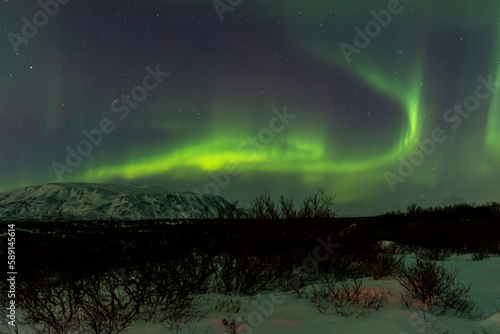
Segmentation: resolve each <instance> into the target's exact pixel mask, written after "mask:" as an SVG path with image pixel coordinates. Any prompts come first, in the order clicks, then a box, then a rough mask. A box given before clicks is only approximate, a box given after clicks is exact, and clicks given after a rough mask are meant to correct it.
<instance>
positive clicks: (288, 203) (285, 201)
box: [280, 195, 297, 219]
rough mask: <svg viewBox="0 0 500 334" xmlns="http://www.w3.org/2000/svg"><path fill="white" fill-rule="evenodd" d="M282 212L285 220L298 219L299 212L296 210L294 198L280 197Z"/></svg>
mask: <svg viewBox="0 0 500 334" xmlns="http://www.w3.org/2000/svg"><path fill="white" fill-rule="evenodd" d="M280 211H281V212H280V213H281V218H283V219H295V218H297V210H295V206H294V204H293V199H292V198H285V197H284V196H283V195H282V196H281V197H280Z"/></svg>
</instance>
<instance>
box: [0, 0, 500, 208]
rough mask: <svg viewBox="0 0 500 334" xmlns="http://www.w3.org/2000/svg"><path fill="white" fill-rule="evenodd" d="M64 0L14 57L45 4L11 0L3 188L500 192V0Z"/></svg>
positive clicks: (0, 102) (3, 72)
mask: <svg viewBox="0 0 500 334" xmlns="http://www.w3.org/2000/svg"><path fill="white" fill-rule="evenodd" d="M41 3H43V4H48V3H54V1H49V0H41ZM220 3H223V4H224V6H228V7H226V8H227V10H226V11H224V12H223V13H221V12H220V8H223V7H224V6H223V7H220ZM57 4H58V5H57V6H58V10H57V12H56V11H55V10H54V7H52V10H53V12H52V14H53V15H46V17H47V20H46V21H47V22H45V24H43V26H40V27H39V28H38V29H37V30H38V31H37V32H36V33H35V34H33V36H32V37H30V38H25V39H26V43H24V42H23V43H18V44H17V51H18V52H16V50H15V49H16V47H13V45H12V44H13V43H12V40H13V34H16V35H17V36H19V39H15V41H19V40H21V38H24V37H23V24H25V22H26V20H27V21H29V22H33V21H34V19H35V20H37V19H38V20H42V21H40V22H41V23H44V22H43V17H42V16H40V15H39V17H34V15H35V16H36V13H37V12H40V11H42V6H41V5H40V3H38V4H37V3H36V2H34V1H33V2H28V1H22V2H21V1H12V0H7V1H3V2H2V3H1V5H0V6H1V7H2V10H1V13H0V15H1V17H0V32H1V44H0V59H1V64H0V115H1V120H2V122H1V123H0V159H1V160H0V161H1V162H2V163H1V165H0V175H1V183H0V191H5V190H9V189H12V188H15V187H21V186H28V185H34V184H41V183H46V182H58V181H61V180H62V181H68V182H70V181H75V182H82V181H83V182H133V183H139V184H150V185H157V186H163V187H167V188H173V189H178V190H192V189H195V188H196V189H198V190H199V191H202V192H203V191H206V192H211V193H214V192H215V193H217V194H220V195H222V196H223V197H225V198H226V199H228V200H230V201H234V200H239V201H240V202H241V203H242V204H247V203H248V201H249V199H251V198H254V197H256V196H257V195H260V194H262V193H263V192H264V191H266V190H269V192H270V193H271V196H272V197H277V196H279V195H281V194H283V195H285V196H286V197H293V198H294V199H295V201H296V203H298V202H300V201H301V199H302V198H303V197H304V196H305V195H306V194H308V193H314V192H315V191H316V190H317V189H318V187H323V188H324V189H325V190H327V192H329V193H331V194H336V195H337V198H336V200H335V203H336V205H337V207H338V208H340V209H341V212H340V214H355V215H370V214H377V213H382V212H384V211H387V210H397V209H404V208H405V207H406V206H407V205H409V204H410V203H413V202H416V203H417V204H419V205H422V206H437V205H442V204H452V203H455V202H457V201H467V202H476V203H483V202H485V201H499V200H500V190H499V189H500V179H499V178H500V177H499V169H500V168H499V167H500V87H499V88H497V86H496V85H495V84H491V83H492V82H496V81H498V82H500V64H499V59H500V2H498V1H494V0H485V1H481V2H480V3H478V2H474V1H472V0H470V1H465V0H439V1H435V0H421V1H417V0H414V1H409V0H405V1H403V0H401V1H399V2H397V1H395V0H389V1H387V0H385V1H378V0H377V1H366V0H363V1H361V0H338V1H318V0H311V1H302V0H290V1H286V2H283V1H264V0H260V1H251V0H241V1H236V0H232V1H225V0H221V1H220V2H219V5H218V6H219V7H218V8H219V13H218V12H217V9H216V8H215V7H217V6H214V2H213V1H194V0H192V1H152V0H151V1H149V0H147V1H125V0H124V1H94V0H89V1H87V0H86V1H83V0H72V1H67V0H66V1H62V0H61V1H60V2H57ZM391 10H393V11H394V12H393V13H392V14H390V17H387V15H386V16H384V15H385V14H384V13H391ZM220 15H222V17H223V20H221V19H220ZM23 17H25V18H26V20H23ZM377 18H378V19H379V20H382V21H380V22H379V21H377ZM384 20H385V21H384ZM40 22H39V23H40ZM381 22H382V23H381ZM377 26H378V28H377ZM26 29H27V28H26ZM26 29H25V30H26ZM28 30H29V29H28ZM25 32H26V31H25ZM362 35H363V36H362ZM9 36H10V37H9ZM356 43H357V45H356ZM341 45H344V47H345V45H349V47H352V48H355V49H356V50H357V51H356V52H352V53H350V55H349V57H346V54H345V52H343V49H342V47H341ZM351 50H352V49H351ZM344 51H345V50H344ZM348 58H349V59H348ZM157 66H159V67H157ZM147 68H149V69H150V71H148V70H147ZM155 70H156V71H158V70H159V71H163V72H165V73H166V72H168V76H167V75H165V76H164V77H162V78H161V82H160V81H158V80H157V81H155V78H154V75H153V74H151V72H152V71H153V72H154V71H155ZM147 75H149V76H150V77H149V79H145V77H146V76H147ZM153 86H154V88H153ZM479 86H481V87H479ZM137 87H146V88H148V87H149V88H151V89H149V88H148V89H145V88H144V89H141V88H137ZM144 92H146V95H144ZM127 96H128V99H129V100H128V102H127V101H126V100H124V98H125V99H127ZM119 108H121V109H120V110H118V109H119ZM125 109H128V111H126V113H125ZM125 115H126V116H125ZM103 120H108V121H109V122H108V121H104V123H106V124H104V128H103V129H105V130H108V132H107V133H106V132H102V131H101V132H102V137H99V136H98V135H95V137H93V138H94V139H95V140H96V142H95V143H92V137H91V138H90V139H89V138H88V137H87V136H86V135H85V133H87V134H89V133H92V130H93V129H99V127H100V125H101V124H102V122H103ZM111 128H112V130H111ZM436 129H439V130H440V131H441V134H440V136H439V139H440V140H438V141H439V142H434V146H432V147H431V146H429V145H431V144H429V140H433V136H434V134H435V131H436ZM94 133H95V132H94ZM98 139H99V140H98ZM82 141H87V142H89V143H90V144H88V145H91V147H90V146H88V145H87V146H85V145H84V144H80V151H81V152H84V153H85V154H79V153H78V145H79V143H81V142H82ZM425 143H427V146H425ZM68 147H69V150H70V151H71V150H73V151H71V152H72V154H73V155H71V154H70V156H71V158H69V159H70V160H71V159H74V160H72V161H73V162H74V164H73V166H69V165H68V163H67V161H66V159H67V158H68V152H69V151H68ZM431 148H432V149H431ZM90 151H91V152H90ZM81 152H80V153H81ZM87 153H88V154H87ZM76 155H81V156H80V158H81V160H78V158H76ZM54 162H56V164H54ZM402 164H406V165H405V166H403V167H401V165H402ZM408 164H410V165H411V166H410V169H408V168H407V167H408V166H407V165H408ZM55 165H56V166H58V167H56V168H54V166H55ZM61 166H65V167H61ZM61 168H62V169H61ZM401 168H403V170H404V172H405V173H406V174H405V175H404V177H402V179H400V181H398V182H393V183H392V187H391V185H390V184H389V183H390V182H388V180H387V175H393V176H396V177H400V178H401V175H400V169H401ZM405 168H407V169H406V170H405ZM58 171H59V172H58ZM388 173H389V174H388ZM401 180H403V181H401Z"/></svg>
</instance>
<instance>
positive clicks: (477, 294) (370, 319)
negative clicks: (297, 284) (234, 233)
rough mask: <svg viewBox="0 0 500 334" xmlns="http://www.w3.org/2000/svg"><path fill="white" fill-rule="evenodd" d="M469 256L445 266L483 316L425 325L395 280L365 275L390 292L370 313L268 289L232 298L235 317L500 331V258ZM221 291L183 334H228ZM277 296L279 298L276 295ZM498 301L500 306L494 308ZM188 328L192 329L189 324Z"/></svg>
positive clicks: (283, 326)
mask: <svg viewBox="0 0 500 334" xmlns="http://www.w3.org/2000/svg"><path fill="white" fill-rule="evenodd" d="M470 258H471V257H470V256H467V255H466V256H464V255H462V256H455V257H452V258H450V259H449V260H446V261H443V262H444V263H445V265H447V266H449V267H451V268H454V269H457V270H458V271H459V276H460V280H461V282H463V283H464V284H466V285H468V284H471V290H470V293H471V296H472V297H473V299H474V301H476V302H477V304H478V306H479V307H480V308H481V309H482V310H483V311H484V319H482V320H469V319H463V318H457V317H453V316H451V315H446V316H438V317H435V316H433V315H431V314H426V315H425V317H426V318H427V319H429V321H428V323H427V324H425V323H424V314H423V313H422V312H421V311H419V310H418V309H407V308H405V307H404V306H403V305H402V304H401V303H400V293H401V292H402V291H403V290H402V288H401V286H400V285H399V284H398V283H397V282H396V281H395V280H394V279H390V278H388V279H382V280H373V279H371V278H365V279H364V280H363V283H364V285H366V286H367V287H368V288H375V289H385V290H387V291H389V292H390V293H391V296H389V303H388V305H387V306H385V307H382V308H381V309H379V310H378V311H370V312H368V314H367V315H366V316H363V315H362V316H360V317H349V318H344V317H342V316H334V315H323V314H321V313H320V312H318V311H317V310H316V308H315V307H314V305H312V304H311V303H310V301H309V300H308V299H305V298H299V297H297V295H296V294H295V293H294V292H286V293H280V294H281V296H279V298H278V302H272V301H273V298H274V296H275V295H276V292H274V291H267V292H263V293H261V294H258V295H256V296H251V297H248V296H233V297H232V298H238V299H240V300H241V301H242V304H241V310H240V311H239V312H238V313H237V314H235V315H233V318H237V317H240V318H244V319H247V321H246V323H245V324H244V325H243V326H242V327H241V328H240V330H239V331H238V333H277V334H279V333H287V334H308V333H311V334H313V333H314V334H317V333H357V334H372V333H394V334H413V333H446V331H449V333H457V334H458V333H469V334H471V333H472V332H473V331H477V332H479V333H482V328H484V329H485V330H486V331H489V332H490V333H500V313H499V312H498V310H497V309H496V307H498V308H499V309H500V279H499V278H500V258H498V257H496V258H487V259H485V260H482V261H471V260H470ZM220 298H224V296H222V295H217V294H209V295H205V296H203V297H202V298H201V304H203V305H204V306H205V307H206V308H207V309H208V310H209V313H208V314H207V315H206V316H205V317H204V318H203V319H201V320H200V321H199V322H197V323H192V324H189V326H186V327H184V328H183V329H182V330H181V331H180V333H224V329H225V327H224V325H223V324H222V319H224V318H225V319H229V318H228V315H227V314H224V313H221V312H217V311H215V309H214V305H215V301H216V300H217V299H220ZM274 299H276V298H274ZM495 305H496V306H495ZM188 327H189V328H188ZM127 333H130V334H166V333H174V332H173V331H169V330H168V329H167V328H166V327H165V326H164V325H158V324H151V323H145V322H137V323H136V324H135V325H134V326H133V327H132V328H131V329H130V330H129V331H128V332H127Z"/></svg>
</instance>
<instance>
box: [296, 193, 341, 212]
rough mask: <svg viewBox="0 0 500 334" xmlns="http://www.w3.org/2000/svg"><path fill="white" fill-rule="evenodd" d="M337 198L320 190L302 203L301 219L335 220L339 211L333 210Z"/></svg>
mask: <svg viewBox="0 0 500 334" xmlns="http://www.w3.org/2000/svg"><path fill="white" fill-rule="evenodd" d="M334 199H335V196H332V195H327V194H326V193H325V190H324V189H321V188H319V189H318V191H317V192H316V194H314V195H308V196H307V197H306V198H305V199H304V202H303V203H302V208H301V209H300V211H299V213H298V216H299V218H333V217H335V215H336V214H337V211H335V210H333V209H332V206H333V201H334Z"/></svg>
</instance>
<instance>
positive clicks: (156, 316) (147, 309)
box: [141, 260, 206, 333]
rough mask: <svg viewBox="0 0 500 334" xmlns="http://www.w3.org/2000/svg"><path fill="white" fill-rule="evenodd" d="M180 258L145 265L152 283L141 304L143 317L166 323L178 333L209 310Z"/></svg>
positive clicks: (147, 287) (146, 287) (149, 284)
mask: <svg viewBox="0 0 500 334" xmlns="http://www.w3.org/2000/svg"><path fill="white" fill-rule="evenodd" d="M180 268H181V266H180V263H179V262H178V261H175V260H172V261H169V262H165V263H151V264H148V266H147V267H146V268H142V272H143V273H145V275H144V278H146V277H147V280H148V284H147V285H146V286H144V289H146V291H147V293H146V295H145V296H144V297H145V298H144V304H143V305H142V307H141V319H143V320H146V321H152V322H154V323H160V324H164V325H166V326H167V327H168V328H169V329H170V330H173V331H175V332H176V333H177V332H179V330H180V329H181V328H182V327H184V326H186V325H187V324H188V323H190V322H193V321H198V320H199V319H201V318H202V317H203V316H204V315H205V313H206V312H204V311H202V310H201V308H200V306H199V295H197V294H196V291H194V290H193V289H192V288H193V284H192V282H191V281H190V278H189V274H188V273H185V272H183V271H182V270H180Z"/></svg>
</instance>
